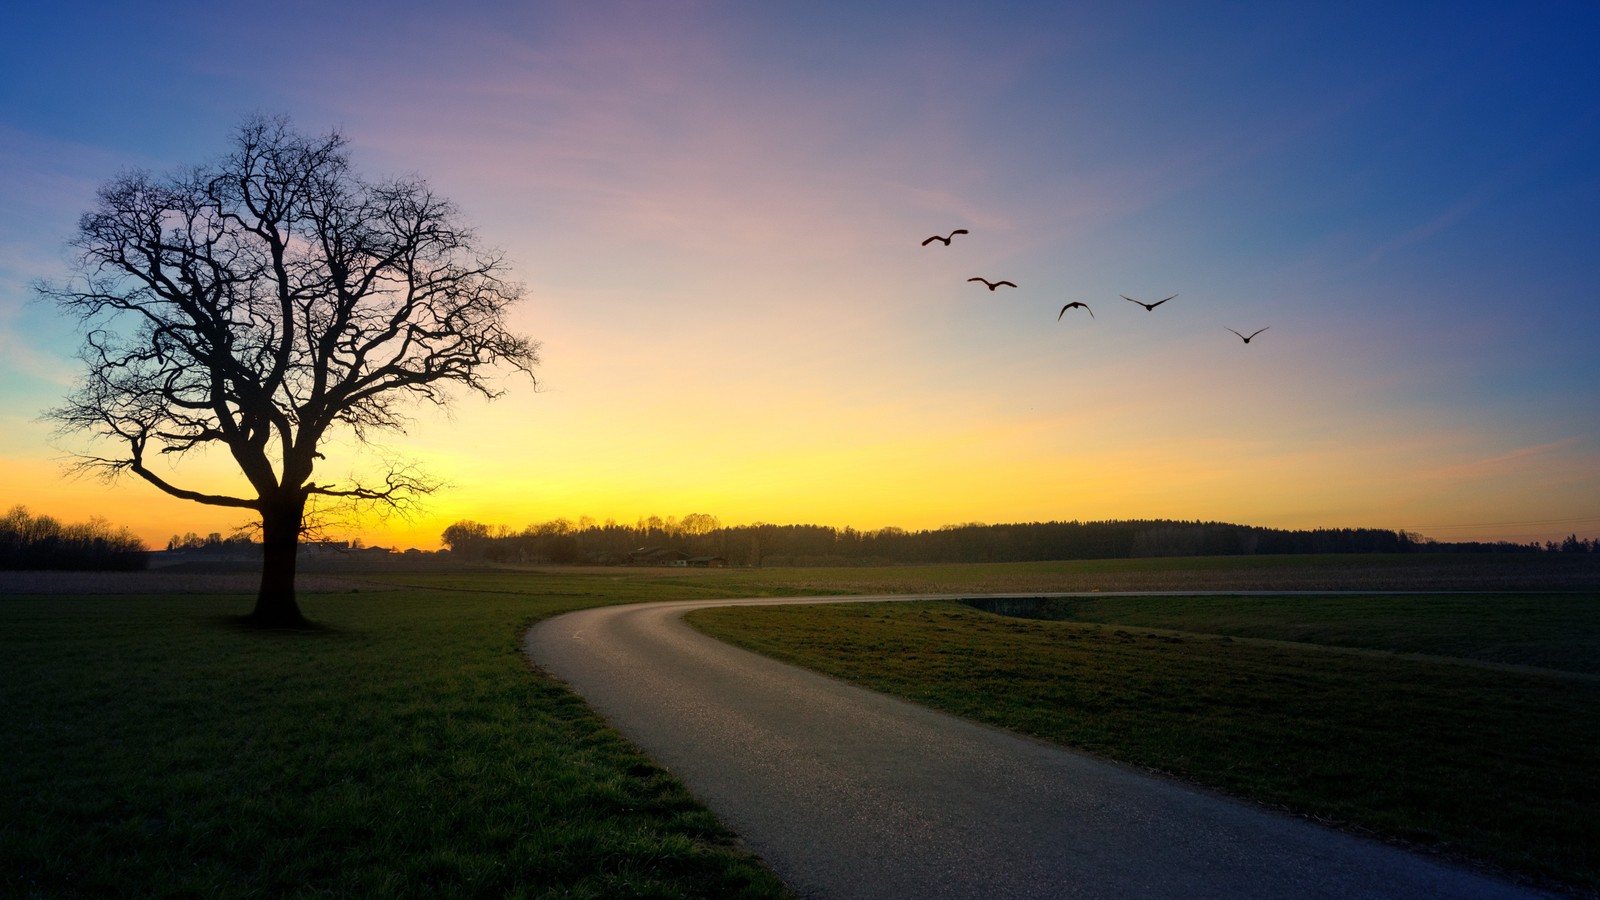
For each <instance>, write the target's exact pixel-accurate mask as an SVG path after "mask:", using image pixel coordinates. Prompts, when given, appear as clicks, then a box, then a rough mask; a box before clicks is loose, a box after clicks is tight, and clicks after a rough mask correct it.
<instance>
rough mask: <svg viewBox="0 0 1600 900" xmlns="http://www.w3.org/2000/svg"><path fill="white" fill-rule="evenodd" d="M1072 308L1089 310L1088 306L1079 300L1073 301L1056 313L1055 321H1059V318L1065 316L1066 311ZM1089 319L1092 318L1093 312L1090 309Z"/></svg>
mask: <svg viewBox="0 0 1600 900" xmlns="http://www.w3.org/2000/svg"><path fill="white" fill-rule="evenodd" d="M1074 306H1081V307H1083V308H1084V309H1089V304H1087V303H1084V302H1083V301H1081V300H1074V301H1072V302H1071V303H1068V304H1067V305H1066V306H1063V307H1061V312H1059V313H1056V321H1057V322H1059V321H1061V317H1062V316H1064V315H1066V314H1067V310H1069V309H1071V308H1073V307H1074ZM1089 318H1091V319H1092V318H1094V310H1092V309H1089Z"/></svg>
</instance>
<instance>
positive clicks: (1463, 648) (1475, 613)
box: [971, 591, 1600, 675]
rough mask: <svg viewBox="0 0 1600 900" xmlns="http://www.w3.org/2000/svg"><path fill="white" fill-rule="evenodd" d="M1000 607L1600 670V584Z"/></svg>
mask: <svg viewBox="0 0 1600 900" xmlns="http://www.w3.org/2000/svg"><path fill="white" fill-rule="evenodd" d="M971 605H973V606H976V607H978V608H980V609H986V610H988V611H990V612H1000V613H1002V614H1006V615H1015V616H1022V617H1025V618H1035V619H1046V620H1072V621H1078V622H1099V623H1102V624H1117V625H1130V626H1137V627H1140V628H1166V629H1175V630H1178V631H1188V632H1195V633H1200V634H1221V635H1228V636H1231V637H1239V638H1258V639H1264V640H1276V641H1293V642H1298V643H1307V644H1316V645H1319V646H1325V647H1350V648H1358V649H1365V650H1379V651H1384V652H1389V653H1415V654H1427V655H1432V656H1443V657H1454V658H1458V659H1466V660H1473V661H1475V662H1483V663H1492V664H1496V665H1504V666H1529V667H1535V668H1540V669H1552V670H1557V671H1564V672H1576V673H1585V674H1590V675H1597V674H1600V591H1569V592H1561V593H1536V594H1531V593H1515V594H1506V593H1470V594H1461V593H1457V594H1428V593H1422V594H1373V595H1369V596H1364V597H1362V596H1282V595H1279V596H1193V597H1183V596H1169V597H1051V598H1042V599H1028V600H979V601H971Z"/></svg>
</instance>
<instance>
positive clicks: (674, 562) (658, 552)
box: [628, 547, 689, 566]
mask: <svg viewBox="0 0 1600 900" xmlns="http://www.w3.org/2000/svg"><path fill="white" fill-rule="evenodd" d="M688 564H689V554H687V553H685V552H683V551H682V550H669V549H667V548H665V547H640V548H639V549H637V550H635V551H633V552H632V553H629V554H628V565H630V566H687V565H688Z"/></svg>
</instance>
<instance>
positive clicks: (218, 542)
mask: <svg viewBox="0 0 1600 900" xmlns="http://www.w3.org/2000/svg"><path fill="white" fill-rule="evenodd" d="M167 549H168V550H173V551H183V552H185V553H190V554H200V555H203V556H218V557H223V556H225V557H229V558H242V557H251V558H256V559H259V558H260V557H261V542H260V541H257V540H254V539H252V538H251V537H250V536H249V535H248V534H235V535H229V536H228V537H223V536H222V533H221V532H219V531H213V532H211V533H210V534H208V535H206V536H205V537H201V536H200V535H198V534H195V533H194V532H192V531H189V532H185V533H184V534H183V535H182V536H181V537H180V536H178V535H176V534H175V535H173V536H172V537H171V538H168V539H167Z"/></svg>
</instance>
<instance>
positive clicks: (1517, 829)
mask: <svg viewBox="0 0 1600 900" xmlns="http://www.w3.org/2000/svg"><path fill="white" fill-rule="evenodd" d="M1390 604H1392V606H1390ZM1053 605H1054V606H1055V609H1054V610H1052V612H1053V614H1054V615H1056V616H1057V617H1059V619H1058V620H1055V621H1040V620H1033V619H1023V618H1014V617H1007V616H1000V615H995V614H992V613H988V612H984V611H982V610H979V609H975V608H972V607H970V606H968V605H965V604H961V603H956V602H934V603H912V604H906V603H879V604H861V605H856V604H850V605H834V606H789V607H766V608H725V609H710V610H701V611H698V612H695V613H692V614H690V621H691V622H692V623H694V624H695V625H696V626H697V627H699V628H701V629H702V630H704V631H706V632H708V633H710V634H712V635H714V636H716V637H719V638H723V639H725V640H730V641H732V642H734V643H738V644H741V645H743V646H746V647H749V648H751V649H754V650H757V651H759V652H762V653H766V654H769V655H772V656H776V657H779V658H781V659H786V660H789V661H792V662H795V663H798V664H801V665H804V666H807V667H810V668H814V669H817V670H820V671H823V672H826V673H828V674H831V675H834V676H836V677H840V678H843V679H846V680H850V681H854V682H857V683H860V684H863V685H866V686H868V687H871V688H874V689H876V690H881V691H885V692H887V693H892V694H897V695H900V696H903V697H906V698H909V699H912V700H915V701H917V702H919V703H924V704H927V705H930V706H935V707H938V708H941V709H945V710H948V711H950V712H953V713H956V714H958V715H962V716H966V717H969V718H974V719H978V720H981V721H985V722H989V723H992V724H996V725H1000V726H1003V727H1006V728H1011V729H1015V730H1018V731H1022V732H1025V733H1029V734H1033V735H1036V736H1039V737H1043V738H1046V739H1048V740H1052V741H1057V742H1060V743H1064V744H1068V745H1071V746H1074V747H1079V748H1082V749H1085V750H1088V751H1090V752H1093V753H1096V754H1100V755H1103V756H1106V757H1109V758H1113V759H1118V760H1123V761H1126V762H1129V763H1133V764H1135V765H1138V766H1142V767H1147V768H1150V769H1154V770H1157V771H1161V772H1165V773H1170V774H1173V775H1177V776H1179V777H1181V778H1185V779H1189V780H1192V781H1195V782H1198V783H1201V784H1205V785H1208V786H1211V787H1214V788H1217V789H1220V790H1223V791H1225V792H1228V793H1232V794H1235V795H1238V796H1243V797H1248V798H1252V799H1255V800H1258V801H1261V802H1265V803H1268V804H1272V805H1278V806H1283V807H1286V808H1289V809H1292V810H1295V811H1297V812H1300V813H1302V814H1304V815H1308V816H1311V817H1314V818H1318V819H1321V820H1324V821H1329V822H1335V823H1338V824H1341V825H1344V826H1346V827H1351V828H1354V829H1356V830H1359V831H1368V832H1372V833H1375V834H1378V835H1381V836H1384V837H1387V838H1390V839H1395V840H1400V841H1403V842H1407V843H1410V844H1413V845H1417V846H1420V847H1423V848H1426V849H1430V850H1433V851H1435V852H1440V853H1444V854H1447V855H1450V856H1454V857H1457V858H1462V859H1466V860H1469V861H1478V862H1485V863H1489V864H1492V865H1495V866H1499V867H1504V868H1506V869H1508V870H1511V871H1514V872H1518V873H1522V874H1523V875H1526V876H1529V877H1533V878H1535V879H1537V880H1543V881H1549V882H1554V883H1560V884H1564V885H1566V886H1569V887H1574V888H1576V889H1578V890H1581V891H1583V892H1586V893H1593V892H1596V891H1600V816H1597V815H1596V814H1595V811H1596V810H1600V679H1595V678H1593V677H1592V676H1590V675H1586V674H1584V673H1592V672H1594V671H1595V664H1596V661H1597V659H1600V594H1597V593H1589V594H1584V595H1549V594H1540V595H1517V594H1510V595H1507V594H1494V595H1482V596H1474V597H1463V596H1460V595H1451V596H1429V597H1411V596H1399V597H1359V596H1358V597H1311V598H1286V597H1237V596H1235V597H1214V596H1213V597H1149V598H1125V597H1105V598H1088V599H1084V600H1077V599H1072V600H1061V601H1055V602H1054V603H1053ZM1152 629H1159V631H1154V630H1152ZM1496 635H1504V636H1506V637H1505V638H1504V639H1503V640H1499V639H1497V638H1496ZM1293 641H1316V642H1318V643H1316V644H1307V643H1291V642H1293ZM1345 646H1348V647H1356V648H1365V649H1372V648H1378V649H1382V650H1388V649H1390V648H1394V649H1400V650H1404V651H1406V652H1408V653H1420V654H1429V655H1432V656H1438V657H1445V658H1444V659H1416V658H1408V657H1399V656H1392V655H1389V654H1387V653H1372V652H1367V653H1345V652H1334V651H1333V650H1331V649H1330V648H1332V647H1345ZM1453 657H1463V658H1465V659H1464V660H1461V661H1458V660H1456V659H1452V658H1453ZM1505 663H1511V664H1525V665H1526V664H1537V665H1540V666H1544V667H1552V668H1557V669H1566V670H1568V671H1565V672H1560V671H1557V672H1550V673H1545V674H1537V675H1534V674H1527V673H1525V672H1520V671H1516V670H1511V669H1508V668H1506V667H1505V665H1504V664H1505Z"/></svg>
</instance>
